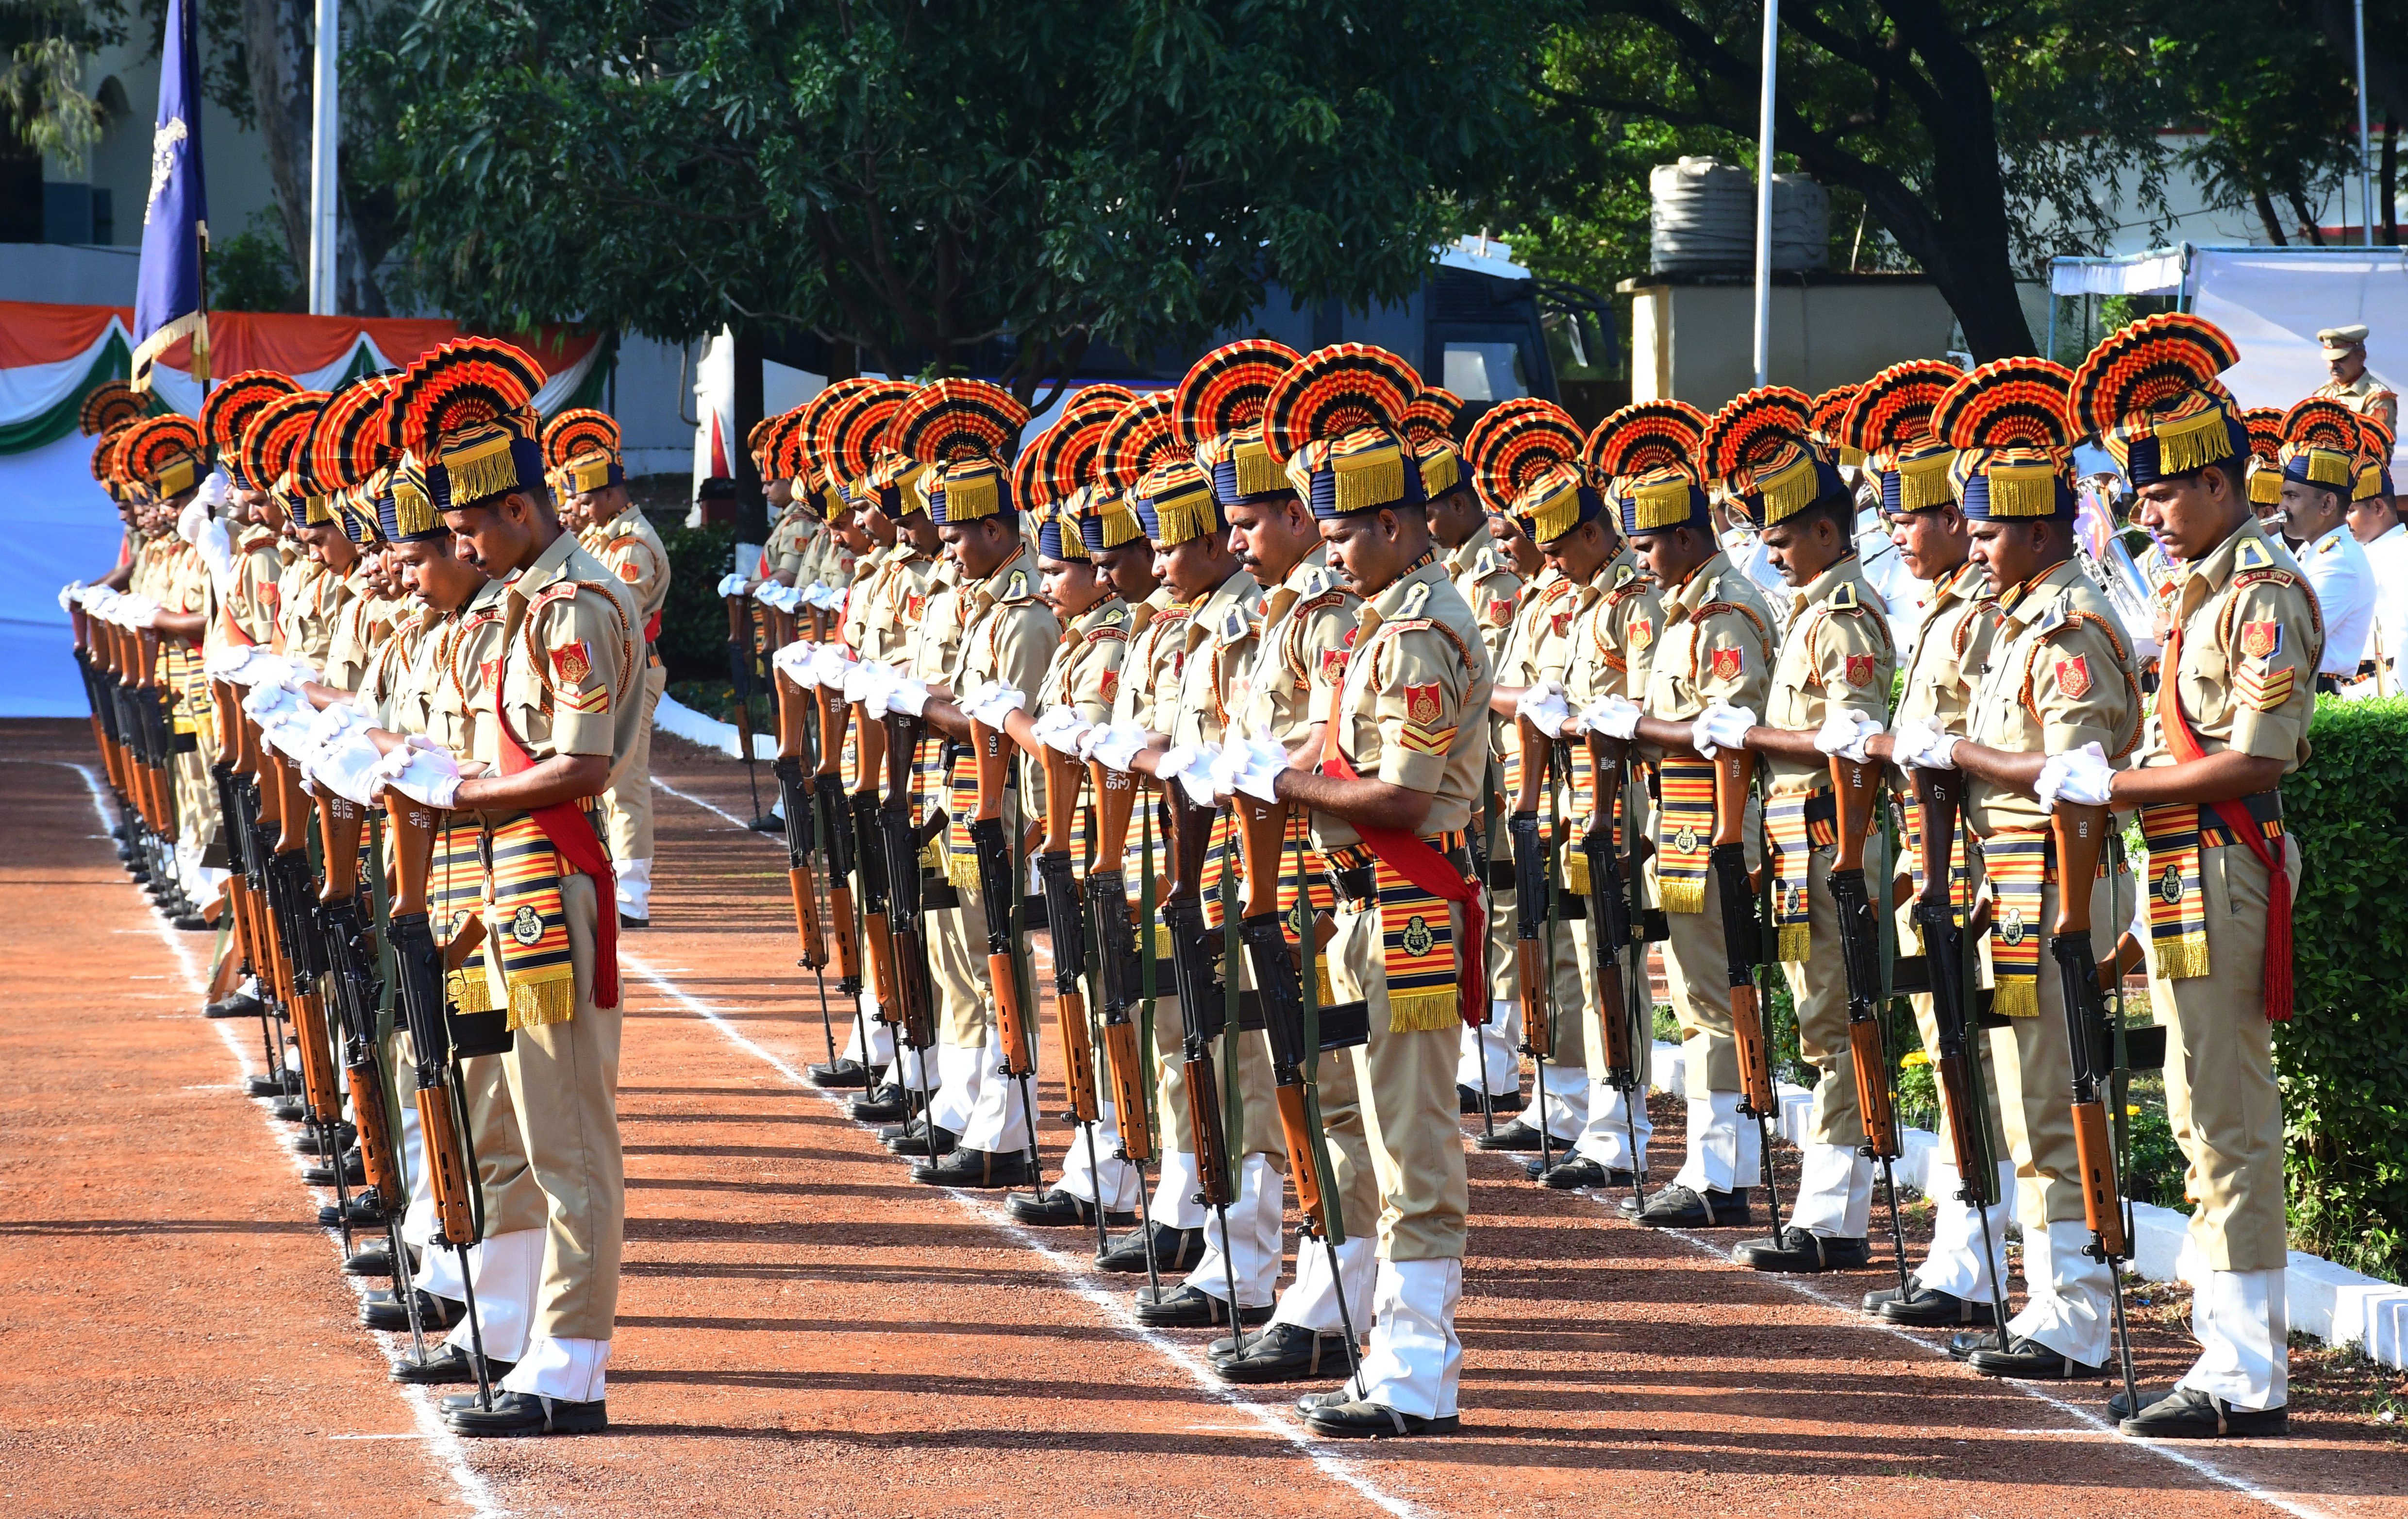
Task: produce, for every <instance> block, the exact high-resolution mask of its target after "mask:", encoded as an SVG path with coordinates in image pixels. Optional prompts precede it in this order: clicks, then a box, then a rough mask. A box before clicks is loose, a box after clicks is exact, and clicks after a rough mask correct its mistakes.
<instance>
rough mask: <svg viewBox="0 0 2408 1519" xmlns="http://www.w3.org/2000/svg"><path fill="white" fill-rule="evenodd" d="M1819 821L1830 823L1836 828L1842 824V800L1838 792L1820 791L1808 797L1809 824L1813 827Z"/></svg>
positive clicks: (1807, 812) (1807, 813)
mask: <svg viewBox="0 0 2408 1519" xmlns="http://www.w3.org/2000/svg"><path fill="white" fill-rule="evenodd" d="M1817 823H1828V824H1830V825H1831V826H1832V828H1833V829H1835V830H1836V829H1837V828H1838V827H1839V826H1840V802H1839V797H1838V795H1836V794H1834V793H1832V792H1828V791H1818V792H1816V793H1815V794H1814V795H1812V796H1809V797H1807V798H1806V824H1807V826H1808V827H1810V828H1811V827H1812V826H1813V825H1814V824H1817Z"/></svg>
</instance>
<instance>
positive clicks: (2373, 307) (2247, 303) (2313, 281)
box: [2190, 248, 2408, 408]
mask: <svg viewBox="0 0 2408 1519" xmlns="http://www.w3.org/2000/svg"><path fill="white" fill-rule="evenodd" d="M2191 281H2192V283H2191V289H2192V292H2193V294H2192V297H2191V303H2190V308H2191V309H2192V310H2193V311H2196V312H2197V313H2199V314H2200V316H2203V317H2205V318H2207V319H2208V320H2209V321H2210V322H2214V323H2215V324H2216V325H2217V326H2219V327H2222V328H2223V329H2224V330H2225V331H2226V332H2228V333H2229V334H2231V336H2232V340H2233V341H2234V342H2235V343H2238V344H2239V345H2240V346H2241V362H2240V363H2239V364H2236V365H2233V366H2232V367H2231V368H2229V369H2228V370H2226V371H2225V372H2224V382H2225V383H2226V384H2227V385H2229V386H2230V387H2231V388H2232V394H2234V395H2235V396H2237V397H2239V399H2240V401H2241V404H2242V405H2243V406H2273V407H2286V408H2287V407H2289V406H2291V405H2293V404H2294V403H2296V402H2298V401H2300V400H2301V399H2302V398H2304V397H2305V396H2307V395H2308V394H2311V393H2312V392H2314V391H2315V388H2316V387H2317V386H2319V385H2322V384H2323V383H2325V381H2326V380H2329V379H2330V378H2331V376H2330V375H2329V373H2328V372H2327V371H2326V369H2325V359H2324V351H2323V350H2322V348H2321V347H2320V346H2319V345H2318V344H2317V342H2316V333H2317V331H2318V329H2320V328H2324V327H2344V326H2347V325H2349V324H2350V323H2351V322H2365V323H2366V325H2367V329H2368V337H2367V340H2366V362H2367V367H2368V368H2369V369H2371V370H2372V371H2373V372H2374V375H2375V378H2376V379H2378V380H2383V381H2384V382H2385V383H2386V384H2388V385H2390V386H2391V387H2392V388H2393V389H2394V390H2397V389H2399V388H2400V386H2401V382H2402V381H2403V380H2408V249H2399V248H2364V249H2346V250H2343V249H2286V248H2264V249H2251V250H2247V251H2238V250H2231V251H2228V250H2214V249H2200V250H2197V251H2193V252H2192V254H2191Z"/></svg>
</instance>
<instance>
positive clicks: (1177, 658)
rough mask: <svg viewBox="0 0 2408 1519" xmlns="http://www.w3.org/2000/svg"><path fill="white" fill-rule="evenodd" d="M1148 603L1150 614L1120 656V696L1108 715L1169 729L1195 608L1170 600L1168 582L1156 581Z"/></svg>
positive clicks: (1155, 730)
mask: <svg viewBox="0 0 2408 1519" xmlns="http://www.w3.org/2000/svg"><path fill="white" fill-rule="evenodd" d="M1146 605H1147V606H1149V607H1151V608H1153V609H1154V615H1153V616H1152V617H1150V618H1148V619H1147V620H1146V622H1145V625H1144V626H1143V627H1142V628H1140V629H1139V631H1138V635H1137V637H1136V638H1131V639H1130V640H1129V648H1128V653H1127V654H1126V655H1125V657H1124V658H1123V659H1122V661H1121V691H1120V699H1119V700H1118V702H1117V703H1115V705H1114V706H1113V708H1112V719H1113V721H1115V722H1119V723H1134V724H1137V725H1138V726H1139V727H1141V728H1143V729H1145V730H1146V731H1147V732H1149V733H1163V734H1167V733H1168V732H1169V731H1170V723H1171V713H1173V712H1174V711H1176V710H1178V706H1179V672H1180V671H1181V670H1182V669H1183V668H1185V666H1186V653H1187V642H1186V640H1187V620H1188V618H1189V617H1191V616H1192V615H1194V613H1195V610H1196V609H1195V608H1193V607H1191V606H1188V605H1186V604H1184V603H1183V602H1179V601H1174V600H1172V599H1171V595H1170V588H1169V587H1168V586H1167V585H1166V586H1157V587H1156V588H1155V589H1154V595H1150V596H1148V597H1146ZM1132 620H1134V619H1132Z"/></svg>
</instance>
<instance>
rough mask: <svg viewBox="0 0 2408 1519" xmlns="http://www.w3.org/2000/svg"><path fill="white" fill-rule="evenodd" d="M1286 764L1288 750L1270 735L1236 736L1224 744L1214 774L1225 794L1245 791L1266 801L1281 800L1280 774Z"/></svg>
mask: <svg viewBox="0 0 2408 1519" xmlns="http://www.w3.org/2000/svg"><path fill="white" fill-rule="evenodd" d="M1286 768H1287V751H1286V750H1284V749H1283V748H1281V747H1280V746H1279V745H1278V744H1277V743H1275V742H1273V741H1272V740H1270V739H1269V738H1237V739H1233V740H1231V741H1230V742H1228V743H1226V744H1224V745H1222V746H1221V761H1220V764H1219V765H1218V766H1216V767H1214V777H1215V780H1216V781H1217V782H1219V783H1220V790H1221V792H1222V794H1223V795H1228V794H1230V793H1233V792H1240V791H1242V792H1244V793H1245V794H1246V795H1249V796H1255V797H1259V798H1261V799H1262V800H1264V801H1267V802H1275V801H1278V800H1279V790H1278V787H1279V775H1280V772H1281V771H1282V770H1284V769H1286Z"/></svg>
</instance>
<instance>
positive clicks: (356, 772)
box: [308, 708, 384, 807]
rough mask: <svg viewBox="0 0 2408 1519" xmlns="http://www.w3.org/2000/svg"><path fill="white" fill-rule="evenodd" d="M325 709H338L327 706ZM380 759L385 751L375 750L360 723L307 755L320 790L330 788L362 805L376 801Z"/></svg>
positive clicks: (311, 774) (329, 789) (311, 777)
mask: <svg viewBox="0 0 2408 1519" xmlns="http://www.w3.org/2000/svg"><path fill="white" fill-rule="evenodd" d="M328 710H330V711H333V710H337V709H334V708H329V709H328ZM382 763H384V755H383V754H382V753H381V752H379V751H378V749H377V746H376V740H375V739H373V738H369V737H368V730H367V727H366V725H365V724H363V725H362V726H360V727H357V728H354V729H351V730H349V731H347V732H346V733H344V735H343V736H342V737H341V738H338V739H337V740H336V741H335V742H333V743H330V744H327V745H325V746H324V747H322V749H320V750H319V751H318V752H317V753H316V754H314V755H312V756H311V757H310V760H309V766H308V770H309V779H310V780H311V781H316V782H317V784H318V788H319V790H320V791H322V792H326V791H331V792H333V793H334V794H335V795H337V796H344V797H348V798H350V799H351V800H352V801H355V802H357V803H359V804H360V805H361V806H362V807H368V806H371V805H373V804H374V803H375V801H376V793H377V781H378V779H379V778H378V776H377V773H376V771H377V767H378V766H380V765H381V764H382Z"/></svg>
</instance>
